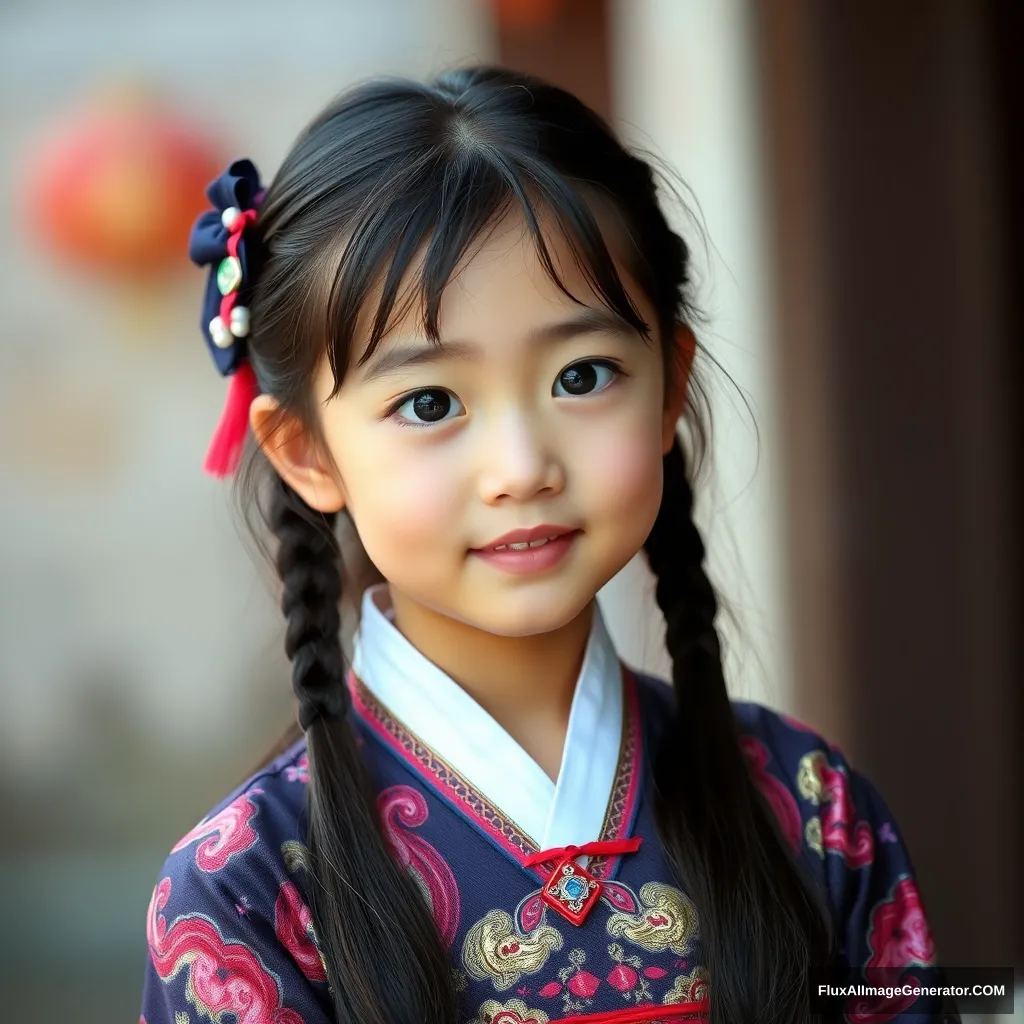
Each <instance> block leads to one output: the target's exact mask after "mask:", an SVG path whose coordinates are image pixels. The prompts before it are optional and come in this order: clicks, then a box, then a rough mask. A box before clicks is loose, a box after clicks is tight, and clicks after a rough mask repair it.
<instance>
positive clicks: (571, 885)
mask: <svg viewBox="0 0 1024 1024" xmlns="http://www.w3.org/2000/svg"><path fill="white" fill-rule="evenodd" d="M641 842H642V839H641V837H640V836H634V837H633V838H632V839H609V840H597V841H596V842H593V843H584V844H583V845H582V846H556V847H553V848H552V849H550V850H541V851H539V852H538V853H531V854H530V856H529V857H527V858H526V861H525V864H526V866H527V867H534V866H535V865H537V864H546V863H548V862H549V861H556V864H555V869H554V870H553V871H552V872H551V874H550V875H549V876H548V880H547V881H546V882H545V883H544V887H543V889H541V898H542V899H543V900H544V902H545V903H546V904H547V905H548V906H549V907H551V908H552V909H553V910H556V911H557V912H558V913H559V914H561V915H562V917H564V918H565V919H566V920H567V921H571V922H572V923H573V924H574V925H577V926H579V925H581V924H583V922H584V920H586V917H587V915H588V914H589V913H590V911H591V910H593V908H594V904H596V903H597V901H598V900H599V899H600V898H601V888H602V887H601V883H600V882H599V881H598V880H597V879H596V878H595V877H594V876H593V875H592V874H591V873H590V872H589V871H587V869H586V868H583V867H580V865H579V864H577V863H576V861H575V858H576V857H601V856H606V855H607V856H614V855H615V854H620V853H636V851H637V850H639V849H640V843H641Z"/></svg>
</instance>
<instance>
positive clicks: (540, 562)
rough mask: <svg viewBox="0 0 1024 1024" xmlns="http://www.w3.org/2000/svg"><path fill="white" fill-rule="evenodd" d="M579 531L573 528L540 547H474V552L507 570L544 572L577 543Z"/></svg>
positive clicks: (495, 565) (486, 560) (499, 567)
mask: <svg viewBox="0 0 1024 1024" xmlns="http://www.w3.org/2000/svg"><path fill="white" fill-rule="evenodd" d="M579 532H580V531H579V530H573V532H572V533H563V534H562V536H561V537H556V538H555V539H554V540H549V541H548V542H547V544H541V546H540V547H539V548H524V549H523V550H522V551H513V550H512V549H511V548H506V549H505V550H504V551H484V550H481V549H473V552H472V553H473V554H474V555H476V556H477V557H478V558H482V559H483V560H484V561H485V562H489V563H490V564H491V565H493V566H494V567H495V568H497V569H503V570H504V571H505V572H513V573H531V572H544V570H545V569H550V568H551V567H552V566H555V565H557V564H558V563H559V562H560V561H561V560H562V559H563V558H565V556H566V555H567V554H568V553H569V549H570V548H571V547H572V546H573V544H575V543H576V535H577V534H578V533H579Z"/></svg>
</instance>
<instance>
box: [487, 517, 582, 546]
mask: <svg viewBox="0 0 1024 1024" xmlns="http://www.w3.org/2000/svg"><path fill="white" fill-rule="evenodd" d="M576 532H578V531H577V530H576V529H575V528H573V527H571V526H553V525H551V524H548V523H543V524H541V525H540V526H534V527H531V528H530V529H528V530H511V531H509V532H508V533H505V534H502V536H500V537H496V538H495V539H494V540H492V541H491V542H490V543H489V544H485V545H484V546H483V547H479V548H471V549H470V550H471V551H476V552H491V551H526V550H528V549H529V548H541V547H544V545H545V544H548V543H550V542H551V541H553V540H558V538H559V537H564V536H565V535H566V534H569V533H576Z"/></svg>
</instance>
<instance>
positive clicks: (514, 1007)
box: [470, 999, 551, 1024]
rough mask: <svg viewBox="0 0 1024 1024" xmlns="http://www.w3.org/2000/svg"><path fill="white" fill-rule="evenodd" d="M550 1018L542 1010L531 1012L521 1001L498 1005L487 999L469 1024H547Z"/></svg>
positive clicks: (494, 1000)
mask: <svg viewBox="0 0 1024 1024" xmlns="http://www.w3.org/2000/svg"><path fill="white" fill-rule="evenodd" d="M550 1019H551V1018H550V1017H548V1015H547V1014H546V1013H545V1012H544V1011H543V1010H531V1009H529V1008H528V1007H527V1005H526V1003H524V1002H523V1001H522V999H510V1000H509V1001H508V1002H507V1003H504V1004H502V1003H499V1002H498V1000H497V999H488V1000H487V1002H486V1003H484V1004H483V1006H481V1007H480V1009H479V1010H478V1011H477V1015H476V1016H475V1017H474V1018H473V1019H472V1021H470V1024H548V1021H549V1020H550Z"/></svg>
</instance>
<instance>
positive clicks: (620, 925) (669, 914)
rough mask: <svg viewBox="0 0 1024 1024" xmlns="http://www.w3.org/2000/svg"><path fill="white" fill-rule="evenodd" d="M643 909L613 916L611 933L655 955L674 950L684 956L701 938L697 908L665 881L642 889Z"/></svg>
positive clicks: (609, 921)
mask: <svg viewBox="0 0 1024 1024" xmlns="http://www.w3.org/2000/svg"><path fill="white" fill-rule="evenodd" d="M640 902H641V903H642V904H643V908H642V909H641V910H639V911H638V912H637V913H636V914H622V913H616V914H612V915H611V917H609V918H608V926H607V927H608V934H609V935H612V936H617V937H618V936H621V937H622V938H626V939H628V940H629V941H630V942H632V943H635V944H636V945H637V946H640V947H642V948H643V949H646V950H650V951H651V952H661V951H662V950H665V949H671V950H672V951H673V952H675V953H678V954H679V955H680V956H682V955H683V954H684V953H685V952H686V951H687V948H688V947H689V944H690V940H691V939H694V938H696V936H697V908H696V907H695V906H694V905H693V903H692V901H691V900H690V899H689V897H688V896H686V894H685V893H683V892H680V890H679V889H676V888H674V887H673V886H671V885H663V884H662V883H661V882H648V883H647V884H646V885H644V886H643V887H642V888H641V890H640Z"/></svg>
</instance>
